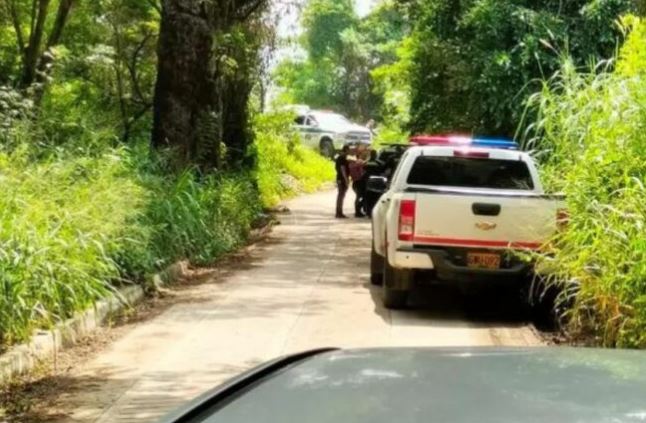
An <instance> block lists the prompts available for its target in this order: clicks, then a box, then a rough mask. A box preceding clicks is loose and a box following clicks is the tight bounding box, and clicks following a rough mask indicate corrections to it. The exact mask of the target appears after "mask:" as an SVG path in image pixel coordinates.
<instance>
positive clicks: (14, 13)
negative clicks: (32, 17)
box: [5, 0, 25, 57]
mask: <svg viewBox="0 0 646 423" xmlns="http://www.w3.org/2000/svg"><path fill="white" fill-rule="evenodd" d="M5 4H6V5H7V8H8V9H9V14H10V15H11V23H12V24H13V29H14V31H16V41H17V42H18V48H19V49H20V54H21V55H22V56H23V57H24V55H25V35H24V34H23V32H22V28H21V27H20V15H18V9H16V2H15V0H5Z"/></svg>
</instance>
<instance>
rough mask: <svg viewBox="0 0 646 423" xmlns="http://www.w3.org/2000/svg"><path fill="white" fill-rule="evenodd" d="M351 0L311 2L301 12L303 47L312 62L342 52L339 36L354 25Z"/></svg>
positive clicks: (313, 0) (319, 0)
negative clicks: (303, 31)
mask: <svg viewBox="0 0 646 423" xmlns="http://www.w3.org/2000/svg"><path fill="white" fill-rule="evenodd" d="M356 21H357V16H356V15H355V13H354V2H353V1H352V0H335V1H330V0H311V1H309V2H308V4H307V8H306V9H305V10H304V11H303V26H304V27H305V46H306V47H307V50H308V52H309V54H310V57H311V58H312V60H313V61H314V62H317V61H319V60H321V59H323V58H325V57H330V56H336V57H338V56H340V55H341V54H342V52H343V40H342V36H341V34H342V33H343V31H345V30H347V29H348V28H352V27H354V26H355V25H356Z"/></svg>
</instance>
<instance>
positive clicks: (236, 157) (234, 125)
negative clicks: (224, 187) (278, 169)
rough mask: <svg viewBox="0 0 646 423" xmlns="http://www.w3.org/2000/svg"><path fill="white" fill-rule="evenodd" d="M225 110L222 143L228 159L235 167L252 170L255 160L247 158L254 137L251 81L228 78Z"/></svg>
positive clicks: (224, 94) (234, 77)
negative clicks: (250, 127) (251, 124)
mask: <svg viewBox="0 0 646 423" xmlns="http://www.w3.org/2000/svg"><path fill="white" fill-rule="evenodd" d="M226 79H227V81H226V83H225V84H224V85H225V87H226V88H225V90H224V92H223V93H222V94H223V96H224V100H225V101H224V110H223V123H224V128H223V133H222V142H223V143H224V144H225V145H226V146H227V159H228V162H229V164H230V165H232V166H235V167H238V168H239V167H243V168H251V167H252V166H254V164H255V163H254V158H253V157H248V156H247V148H248V147H249V145H250V144H251V142H252V140H253V137H252V136H251V133H250V132H251V131H250V130H249V96H250V94H251V81H249V79H248V78H240V77H237V78H236V76H235V75H234V76H232V77H229V78H226Z"/></svg>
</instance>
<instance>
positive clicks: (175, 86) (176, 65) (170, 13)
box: [152, 0, 215, 165]
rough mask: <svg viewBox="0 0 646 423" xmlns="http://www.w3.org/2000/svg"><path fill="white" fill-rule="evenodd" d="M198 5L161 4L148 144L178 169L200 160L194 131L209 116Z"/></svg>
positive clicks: (178, 0)
mask: <svg viewBox="0 0 646 423" xmlns="http://www.w3.org/2000/svg"><path fill="white" fill-rule="evenodd" d="M202 3H203V2H202V1H201V0H164V1H163V2H162V17H161V28H160V33H159V45H158V52H157V53H158V69H157V83H156V86H155V100H154V108H153V119H154V122H153V132H152V145H153V147H155V148H170V149H171V150H173V152H174V153H175V154H176V159H177V160H179V162H180V163H179V164H180V165H188V164H192V163H196V162H200V160H199V158H198V157H197V156H198V149H199V148H200V140H199V137H200V134H201V133H203V131H201V130H200V127H204V126H210V125H207V124H206V123H205V121H206V122H207V123H208V121H209V119H210V118H211V117H212V116H213V114H214V113H215V110H213V100H214V98H213V93H214V81H213V77H212V74H211V72H210V67H211V57H212V51H213V37H212V34H213V30H212V28H211V26H210V24H209V21H208V16H206V13H205V11H204V10H203V8H202V7H201V5H202ZM206 160H208V159H206Z"/></svg>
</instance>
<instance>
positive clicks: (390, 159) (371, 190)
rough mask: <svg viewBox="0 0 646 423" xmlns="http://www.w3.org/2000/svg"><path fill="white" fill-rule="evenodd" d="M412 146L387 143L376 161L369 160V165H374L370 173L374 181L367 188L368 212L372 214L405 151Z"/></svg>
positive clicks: (366, 202) (366, 204)
mask: <svg viewBox="0 0 646 423" xmlns="http://www.w3.org/2000/svg"><path fill="white" fill-rule="evenodd" d="M408 148H410V145H407V144H385V145H384V146H383V148H382V149H381V150H379V154H378V155H377V159H376V160H375V161H374V162H369V163H368V166H371V167H373V168H374V169H371V170H370V171H369V172H368V174H369V178H370V179H372V181H370V179H369V182H368V185H367V190H366V197H365V198H366V199H365V206H366V213H367V214H368V215H369V216H370V215H371V214H372V209H373V208H374V207H375V204H377V201H379V198H380V197H381V196H382V195H383V193H384V191H385V190H386V187H387V185H388V181H389V180H390V177H391V176H392V174H393V173H394V172H395V169H397V166H398V165H399V160H400V159H401V158H402V156H403V155H404V152H405V151H406V150H407V149H408Z"/></svg>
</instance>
